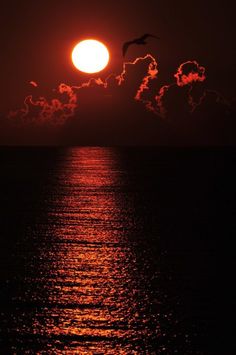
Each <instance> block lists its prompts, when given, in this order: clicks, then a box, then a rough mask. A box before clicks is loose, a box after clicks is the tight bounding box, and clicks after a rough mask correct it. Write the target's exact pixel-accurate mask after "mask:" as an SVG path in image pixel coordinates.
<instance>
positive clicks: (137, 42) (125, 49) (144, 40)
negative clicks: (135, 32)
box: [122, 33, 160, 57]
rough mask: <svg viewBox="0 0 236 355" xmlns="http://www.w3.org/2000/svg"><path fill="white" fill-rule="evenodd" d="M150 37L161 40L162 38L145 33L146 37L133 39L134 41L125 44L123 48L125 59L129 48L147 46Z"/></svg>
mask: <svg viewBox="0 0 236 355" xmlns="http://www.w3.org/2000/svg"><path fill="white" fill-rule="evenodd" d="M148 37H153V38H157V39H160V37H157V36H154V35H152V34H150V33H145V35H143V36H142V37H139V38H135V39H133V40H132V41H129V42H125V43H124V44H123V47H122V52H123V57H124V56H125V54H126V52H127V50H128V48H129V46H130V45H131V44H147V42H146V39H147V38H148Z"/></svg>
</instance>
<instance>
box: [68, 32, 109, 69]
mask: <svg viewBox="0 0 236 355" xmlns="http://www.w3.org/2000/svg"><path fill="white" fill-rule="evenodd" d="M71 57H72V62H73V64H74V66H75V67H76V68H77V69H78V70H80V71H82V72H84V73H97V72H99V71H101V70H103V69H104V68H105V67H106V66H107V64H108V62H109V52H108V49H107V47H106V46H105V45H104V44H103V43H102V42H99V41H97V40H94V39H86V40H84V41H81V42H79V43H78V44H77V45H76V46H75V47H74V49H73V51H72V55H71Z"/></svg>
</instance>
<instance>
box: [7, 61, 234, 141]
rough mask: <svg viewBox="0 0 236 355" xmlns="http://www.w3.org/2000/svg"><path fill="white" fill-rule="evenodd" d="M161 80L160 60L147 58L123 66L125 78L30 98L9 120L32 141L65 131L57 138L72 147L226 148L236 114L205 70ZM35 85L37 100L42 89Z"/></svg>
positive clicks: (195, 66)
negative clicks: (219, 145) (222, 145)
mask: <svg viewBox="0 0 236 355" xmlns="http://www.w3.org/2000/svg"><path fill="white" fill-rule="evenodd" d="M158 74H159V68H158V62H157V60H156V59H155V58H154V57H153V56H152V55H151V54H147V55H146V56H144V57H139V58H136V59H135V60H134V61H131V62H125V63H123V68H122V71H121V73H120V74H119V75H117V74H110V75H109V76H108V77H107V78H106V79H104V80H103V79H101V78H91V79H90V80H88V81H87V82H84V83H82V84H80V85H68V84H65V83H62V84H60V85H59V86H58V88H57V89H55V90H53V91H52V93H51V96H50V95H49V96H50V97H46V96H39V97H34V96H35V95H33V94H30V95H28V96H27V97H26V98H25V100H24V106H23V107H22V108H20V109H18V110H11V111H10V112H9V115H8V119H9V121H10V122H11V125H13V126H16V125H17V126H18V127H25V128H24V129H25V130H26V131H27V130H29V129H31V132H33V133H32V136H34V135H37V133H36V132H37V128H36V127H39V126H40V127H41V128H40V130H41V131H43V127H44V128H45V127H47V134H48V135H49V136H50V134H53V130H52V128H50V127H61V128H60V129H58V128H57V129H56V130H55V131H56V132H57V133H58V132H59V131H61V134H57V138H58V135H61V138H60V139H61V140H62V142H63V140H64V141H66V143H67V144H70V142H71V143H72V144H87V142H88V141H89V142H91V144H93V142H94V144H96V143H98V144H113V143H114V144H129V142H130V144H140V143H141V144H178V143H180V144H182V143H183V144H184V143H186V144H190V143H191V142H194V143H196V144H197V143H202V142H204V144H205V142H207V137H208V141H209V142H210V144H213V142H214V138H215V142H216V143H217V142H220V141H221V140H220V139H219V137H220V132H218V130H219V129H222V127H221V124H220V123H219V122H221V123H222V125H226V128H225V130H224V131H225V132H226V130H227V129H228V128H229V127H230V128H229V129H231V128H232V125H233V124H234V120H233V119H232V118H231V119H225V117H226V116H227V115H228V116H230V117H233V112H234V111H233V109H232V108H231V105H230V103H229V102H228V101H227V100H225V99H224V98H223V96H222V95H220V94H219V93H217V92H216V91H214V90H210V89H208V88H206V87H205V81H206V69H205V67H203V66H201V65H200V64H199V63H198V62H197V61H196V60H194V61H186V62H184V63H182V64H181V65H180V66H179V67H178V68H177V71H176V73H175V74H174V75H173V77H174V78H175V81H174V82H172V83H170V84H168V83H167V84H165V85H163V86H161V87H160V83H159V78H158ZM151 83H152V85H151ZM30 84H31V85H32V86H33V87H34V89H35V94H36V93H37V92H38V89H39V85H38V84H37V83H36V82H34V81H31V82H30ZM151 86H152V88H150V87H151ZM155 86H156V87H158V86H159V87H160V89H159V90H158V91H157V90H155ZM219 115H220V118H219V119H218V118H217V119H216V117H219ZM199 116H201V117H200V118H199ZM228 116H227V117H228ZM213 118H215V121H214V119H213ZM218 121H219V122H218ZM216 122H217V123H216ZM26 127H28V128H26ZM29 127H31V128H29ZM204 130H205V131H204ZM206 130H207V132H208V133H206ZM209 131H210V133H209ZM38 132H39V128H38ZM49 132H50V134H49ZM225 134H226V133H225ZM42 135H44V134H43V133H42ZM26 136H27V134H26ZM226 136H227V134H226ZM65 137H66V138H65ZM39 140H40V139H39ZM49 140H50V138H49ZM37 141H38V140H37ZM230 142H231V143H232V142H233V139H232V138H230Z"/></svg>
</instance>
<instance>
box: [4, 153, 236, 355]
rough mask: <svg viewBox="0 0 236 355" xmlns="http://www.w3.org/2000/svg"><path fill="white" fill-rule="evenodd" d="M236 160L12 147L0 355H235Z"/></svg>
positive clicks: (230, 156)
mask: <svg viewBox="0 0 236 355" xmlns="http://www.w3.org/2000/svg"><path fill="white" fill-rule="evenodd" d="M235 153H236V150H235V148H160V147H159V148H158V147H148V148H143V147H139V148H138V147H129V148H112V147H111V148H110V147H1V148H0V167H1V173H0V198H1V210H0V212H1V214H0V233H1V237H0V243H1V248H0V263H1V265H0V354H3V355H8V354H68V355H69V354H97V355H98V354H137V355H141V354H168V355H172V354H180V355H188V354H201V355H203V354H206V355H210V354H218V353H219V354H221V355H228V354H233V342H231V337H230V333H231V332H232V333H233V330H232V327H231V325H230V319H231V318H232V304H233V299H234V298H233V295H232V292H233V288H234V287H233V286H234V270H235V261H234V254H235V253H234V248H233V244H234V237H235V232H236V218H235V212H236V209H235V196H236V194H235V192H236V189H235V181H236V179H235V178H236V173H235V172H234V166H235V161H236V159H235V158H236V154H235ZM231 351H232V352H231Z"/></svg>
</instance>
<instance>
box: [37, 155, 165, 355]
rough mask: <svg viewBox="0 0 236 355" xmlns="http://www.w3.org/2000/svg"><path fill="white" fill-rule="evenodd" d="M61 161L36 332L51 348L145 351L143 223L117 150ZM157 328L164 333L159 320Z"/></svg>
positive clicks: (42, 270)
mask: <svg viewBox="0 0 236 355" xmlns="http://www.w3.org/2000/svg"><path fill="white" fill-rule="evenodd" d="M62 168H63V169H62ZM62 168H61V171H60V175H59V178H58V181H57V188H56V191H55V193H54V195H53V196H52V199H51V203H50V205H49V210H48V219H49V222H48V224H47V227H46V230H45V233H44V238H45V240H44V244H43V243H42V247H41V256H40V258H41V262H40V265H39V269H40V273H41V278H42V279H43V283H44V286H43V287H44V294H45V295H47V303H46V304H45V306H44V307H41V308H40V309H39V311H38V312H37V313H36V314H35V316H34V322H33V333H35V334H36V335H38V336H39V335H42V336H43V337H45V339H50V341H48V342H47V353H50V351H52V352H51V353H52V354H54V353H55V351H56V353H57V354H60V351H62V352H61V353H64V352H63V351H66V354H83V353H91V354H92V353H102V354H114V353H119V354H130V353H131V352H130V351H132V354H141V353H142V351H141V349H142V347H143V349H144V350H145V351H146V350H148V347H149V345H148V340H147V336H148V335H150V324H153V319H151V318H150V317H149V314H148V313H147V306H148V296H147V295H146V292H145V288H143V287H142V285H141V284H142V282H141V279H140V277H141V275H140V273H139V270H138V267H137V265H136V253H135V248H134V245H133V242H131V241H130V240H129V235H130V234H131V233H133V234H135V231H137V230H138V229H139V228H140V225H138V224H137V222H136V221H135V218H134V215H135V212H134V202H133V200H132V198H130V196H128V194H127V193H124V189H123V187H124V180H125V176H124V174H125V173H124V170H122V169H121V168H120V166H119V157H118V156H116V153H115V151H114V150H111V149H107V148H75V149H71V150H70V151H69V152H68V155H67V158H66V161H65V163H64V165H63V166H62ZM41 282H42V280H41ZM140 285H141V286H140ZM44 297H45V296H44ZM152 328H153V325H152ZM151 332H152V337H154V338H155V337H156V338H157V337H158V336H159V334H160V327H159V325H158V322H157V321H155V328H154V329H152V331H151ZM50 349H51V350H50ZM55 349H56V350H55ZM94 351H95V352H94Z"/></svg>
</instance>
